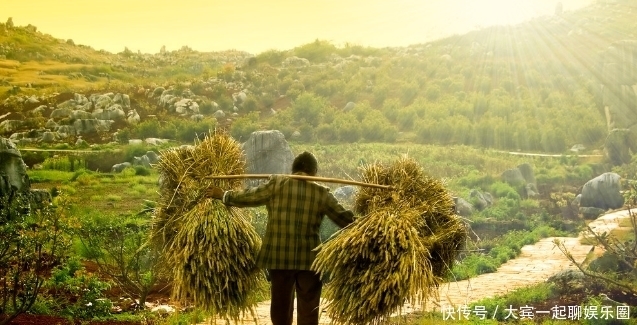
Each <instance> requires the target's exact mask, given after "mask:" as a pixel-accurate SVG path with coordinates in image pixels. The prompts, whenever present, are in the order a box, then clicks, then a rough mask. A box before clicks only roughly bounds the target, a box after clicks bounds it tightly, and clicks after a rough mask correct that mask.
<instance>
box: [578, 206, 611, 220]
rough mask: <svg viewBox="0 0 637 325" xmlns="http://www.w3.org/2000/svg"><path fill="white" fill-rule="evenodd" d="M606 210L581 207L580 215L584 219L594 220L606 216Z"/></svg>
mask: <svg viewBox="0 0 637 325" xmlns="http://www.w3.org/2000/svg"><path fill="white" fill-rule="evenodd" d="M604 212H606V210H604V209H600V208H594V207H580V208H579V213H580V214H581V215H582V217H583V218H584V219H587V220H593V219H597V218H598V217H599V216H601V215H602V214H604Z"/></svg>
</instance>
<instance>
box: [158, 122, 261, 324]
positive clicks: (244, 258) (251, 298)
mask: <svg viewBox="0 0 637 325" xmlns="http://www.w3.org/2000/svg"><path fill="white" fill-rule="evenodd" d="M157 167H158V170H159V172H160V202H159V207H158V208H157V209H156V213H155V222H154V227H153V231H152V234H151V239H152V242H153V243H154V244H155V245H156V246H157V247H159V248H160V249H161V250H162V252H163V258H164V259H165V260H166V266H167V268H168V270H169V272H170V273H171V275H172V278H173V298H175V299H178V300H180V301H184V302H186V301H189V302H194V304H195V306H197V307H198V308H203V309H206V310H208V311H210V312H211V313H213V314H214V315H217V316H220V317H223V318H225V319H233V320H238V319H239V318H241V316H242V315H245V314H246V312H251V313H252V315H253V316H254V313H253V310H254V306H256V294H257V291H258V290H259V289H260V287H261V286H263V285H264V276H263V274H262V272H261V271H260V270H259V269H258V268H257V267H256V264H255V259H256V254H257V252H258V250H259V249H260V246H261V240H260V238H259V235H258V234H257V232H256V230H255V229H254V227H253V226H252V225H251V224H250V221H249V220H248V218H247V216H246V215H245V214H243V213H242V212H241V210H239V209H237V208H232V207H226V206H225V205H224V204H223V203H221V202H220V201H218V200H213V199H211V198H205V197H204V194H205V191H206V189H207V188H209V187H210V186H218V187H221V188H224V189H238V188H240V187H241V185H242V184H241V183H240V181H239V180H228V179H224V180H220V179H209V178H205V176H208V175H228V174H241V173H243V172H244V170H245V162H244V160H243V156H242V152H241V148H240V146H239V144H238V143H237V142H236V141H235V140H233V139H232V138H231V137H230V136H229V135H227V134H226V133H224V132H220V131H215V132H214V133H211V134H210V135H208V136H206V137H205V138H204V140H203V141H201V142H198V143H196V144H195V145H194V146H182V147H178V148H172V149H168V150H165V151H164V152H162V154H161V158H160V160H159V162H158V164H157Z"/></svg>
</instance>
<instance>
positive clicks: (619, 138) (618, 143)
mask: <svg viewBox="0 0 637 325" xmlns="http://www.w3.org/2000/svg"><path fill="white" fill-rule="evenodd" d="M636 152H637V135H636V134H634V133H633V132H632V131H630V130H629V129H614V130H612V131H610V132H609V133H608V136H606V140H605V142H604V153H605V155H606V158H608V160H609V161H610V162H611V163H612V164H613V165H614V166H620V165H622V164H628V163H630V161H631V158H632V153H636Z"/></svg>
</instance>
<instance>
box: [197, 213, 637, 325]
mask: <svg viewBox="0 0 637 325" xmlns="http://www.w3.org/2000/svg"><path fill="white" fill-rule="evenodd" d="M627 217H628V211H616V212H612V213H609V214H606V215H604V216H601V217H599V218H598V219H596V220H594V221H592V222H591V223H589V225H590V226H591V228H592V229H593V231H595V232H596V233H602V232H605V231H610V230H612V229H615V228H617V227H619V222H620V220H621V219H623V218H627ZM585 236H587V234H586V232H585V233H582V234H580V236H579V237H578V238H573V237H551V238H544V239H542V240H540V241H539V242H537V243H535V244H534V245H527V246H524V247H523V248H522V253H521V254H520V255H519V256H518V257H517V258H515V259H512V260H509V261H508V262H507V263H504V264H503V265H501V266H500V267H499V268H498V270H497V271H496V272H494V273H488V274H483V275H480V276H478V277H475V278H472V279H470V280H464V281H457V282H450V283H446V284H445V285H443V286H441V287H440V290H439V296H440V300H439V301H431V302H429V303H428V304H427V305H425V306H411V305H409V304H406V305H404V306H403V310H402V314H403V315H404V314H408V313H413V312H417V311H422V310H428V311H432V310H437V311H440V310H441V308H444V307H446V306H454V307H457V306H460V305H462V304H469V303H472V302H475V301H478V300H480V299H482V298H487V297H493V296H497V295H502V294H506V293H507V292H510V291H513V290H515V289H519V288H523V287H528V286H530V285H533V284H537V283H540V282H544V281H545V280H546V279H547V278H548V277H550V276H552V275H554V274H557V273H559V272H561V271H564V270H567V269H575V268H576V267H575V266H574V265H572V263H571V262H570V261H569V260H568V259H566V257H564V254H562V252H561V251H560V250H559V249H558V248H557V247H556V246H555V244H554V243H553V241H554V240H555V239H558V240H560V241H563V242H564V244H565V246H566V247H567V249H568V250H569V251H570V252H571V253H572V255H573V257H574V258H575V260H576V261H578V262H582V261H584V259H586V256H587V255H588V254H589V253H590V252H591V251H593V249H594V247H593V246H591V245H583V244H581V243H580V240H581V239H582V238H584V237H585ZM256 312H257V322H258V324H259V325H271V324H272V323H271V322H270V318H269V317H270V316H269V315H270V301H263V302H261V303H260V304H259V305H257V310H256ZM294 317H295V322H294V324H296V312H295V315H294ZM214 323H215V322H213V324H214ZM216 323H217V324H224V323H225V321H221V320H219V321H217V322H216ZM329 323H330V320H329V319H328V318H327V313H326V312H325V311H323V312H322V313H321V319H320V324H329ZM204 324H210V321H207V322H205V323H201V324H200V325H204ZM240 324H248V325H250V324H254V321H253V320H252V319H245V320H244V321H243V322H242V323H240Z"/></svg>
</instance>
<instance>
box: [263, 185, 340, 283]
mask: <svg viewBox="0 0 637 325" xmlns="http://www.w3.org/2000/svg"><path fill="white" fill-rule="evenodd" d="M273 180H274V187H273V190H272V196H271V197H270V199H269V201H268V203H266V207H267V209H268V215H269V218H268V224H267V228H266V233H265V237H264V239H263V246H262V248H261V254H259V258H258V259H257V263H258V264H259V265H262V266H263V267H266V268H270V269H288V270H309V269H310V267H311V264H312V262H313V261H314V259H315V257H316V252H313V249H314V248H316V247H317V246H318V245H319V244H320V242H321V239H320V236H319V229H320V227H321V222H322V220H323V216H324V215H325V214H326V211H325V210H326V206H327V204H326V203H327V201H328V199H329V197H328V196H329V195H330V194H329V192H328V189H327V188H325V187H323V186H320V185H318V184H316V183H313V182H308V181H305V180H298V179H291V178H288V177H285V176H280V175H278V176H273ZM283 252H285V254H284V253H283Z"/></svg>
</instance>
